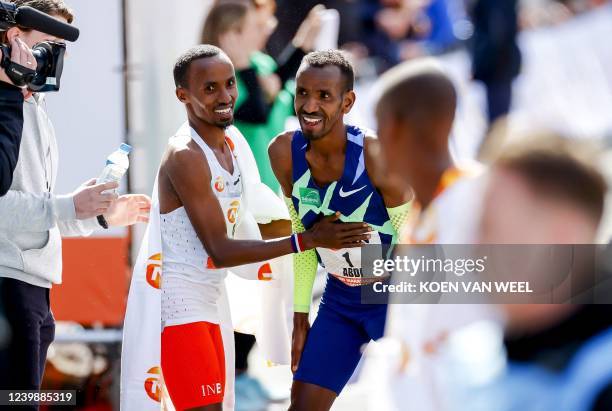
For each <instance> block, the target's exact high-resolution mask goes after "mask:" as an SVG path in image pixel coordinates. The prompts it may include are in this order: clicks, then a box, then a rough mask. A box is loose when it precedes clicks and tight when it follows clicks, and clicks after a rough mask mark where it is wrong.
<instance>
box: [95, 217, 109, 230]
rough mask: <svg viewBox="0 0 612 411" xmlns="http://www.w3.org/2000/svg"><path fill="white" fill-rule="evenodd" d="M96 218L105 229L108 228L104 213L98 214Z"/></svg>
mask: <svg viewBox="0 0 612 411" xmlns="http://www.w3.org/2000/svg"><path fill="white" fill-rule="evenodd" d="M96 219H97V220H98V224H100V226H101V227H102V228H103V229H105V230H108V222H107V221H106V218H104V216H103V215H99V216H97V217H96Z"/></svg>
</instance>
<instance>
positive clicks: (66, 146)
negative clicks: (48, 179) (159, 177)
mask: <svg viewBox="0 0 612 411" xmlns="http://www.w3.org/2000/svg"><path fill="white" fill-rule="evenodd" d="M68 4H69V6H70V7H71V8H72V9H73V11H74V14H75V21H74V25H75V26H77V27H78V28H79V29H80V30H81V35H80V37H79V39H78V40H77V41H76V42H75V43H68V45H67V54H66V60H65V64H64V72H63V75H62V79H61V88H60V91H59V92H58V93H47V99H48V100H47V108H48V111H49V116H50V117H51V121H52V122H53V124H54V126H55V131H56V135H57V140H58V146H59V147H58V148H59V157H60V165H59V170H58V181H57V185H56V189H55V190H56V193H59V194H64V193H68V192H71V191H72V190H74V189H75V188H76V187H77V186H79V185H80V184H81V183H83V182H85V181H86V180H88V179H90V178H94V177H97V176H98V175H99V174H100V172H101V171H102V169H103V168H104V162H105V161H106V157H107V156H108V155H109V154H110V153H111V152H112V151H114V150H116V149H117V148H118V147H119V145H120V144H121V143H122V142H124V141H125V130H124V110H125V104H124V98H123V94H124V93H123V76H122V73H121V67H122V64H123V56H122V55H123V49H122V28H121V27H122V22H121V1H120V0H105V1H104V2H92V1H90V0H69V1H68ZM94 5H95V7H94ZM123 183H124V184H125V180H124V182H123ZM124 233H125V229H111V230H108V231H106V230H104V231H102V230H99V231H97V232H96V233H95V235H98V236H104V235H112V236H121V235H124Z"/></svg>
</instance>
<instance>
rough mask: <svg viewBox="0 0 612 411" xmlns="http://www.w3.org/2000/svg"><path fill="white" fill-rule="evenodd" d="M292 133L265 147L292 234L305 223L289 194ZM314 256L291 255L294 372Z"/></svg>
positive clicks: (301, 343)
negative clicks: (287, 213) (279, 188)
mask: <svg viewBox="0 0 612 411" xmlns="http://www.w3.org/2000/svg"><path fill="white" fill-rule="evenodd" d="M291 136H292V133H283V134H281V135H279V136H278V137H276V138H275V139H274V140H272V142H271V143H270V146H269V147H268V155H269V156H270V163H271V165H272V170H274V174H275V175H276V179H277V180H278V181H279V183H280V185H281V188H282V190H283V194H284V197H285V203H286V204H287V208H288V209H289V215H290V217H291V228H292V230H293V232H295V233H301V232H304V231H305V229H304V225H303V224H302V221H301V220H300V218H299V216H298V214H297V212H296V210H295V207H294V206H293V202H292V200H291V193H292V191H293V179H292V168H293V165H292V160H291ZM317 266H318V261H317V255H316V253H315V250H308V251H305V252H302V253H298V254H293V276H294V281H293V311H294V314H293V333H292V340H291V370H292V371H293V372H295V371H297V367H298V365H299V363H300V358H301V356H302V351H303V350H304V344H305V343H306V337H307V336H308V331H309V330H310V323H309V322H308V312H309V311H310V303H311V301H312V286H313V284H314V279H315V276H316V274H317Z"/></svg>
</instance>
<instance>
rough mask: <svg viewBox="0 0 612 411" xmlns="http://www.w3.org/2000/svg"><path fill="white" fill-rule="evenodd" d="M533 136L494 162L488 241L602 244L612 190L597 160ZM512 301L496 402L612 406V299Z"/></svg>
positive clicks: (569, 145) (486, 208) (599, 409)
mask: <svg viewBox="0 0 612 411" xmlns="http://www.w3.org/2000/svg"><path fill="white" fill-rule="evenodd" d="M526 137H527V138H525V139H524V140H525V141H526V142H523V143H518V144H515V145H514V146H511V147H509V148H505V149H504V152H503V153H502V154H501V155H500V156H499V157H498V159H497V160H496V162H495V163H494V165H493V167H492V171H491V176H490V180H489V182H488V185H487V190H486V194H485V198H484V202H483V214H482V220H481V224H480V233H479V237H480V241H481V242H483V243H490V244H594V243H595V242H596V235H597V231H598V228H599V224H600V221H601V218H602V214H603V210H604V198H605V195H606V191H607V186H606V182H605V180H604V178H603V177H602V175H601V173H600V172H599V170H598V169H597V168H596V167H594V166H593V165H592V164H594V161H593V160H594V159H593V158H592V156H590V155H588V154H584V150H583V147H581V146H580V144H579V143H577V142H575V141H571V140H569V139H567V138H563V137H561V136H559V135H557V134H547V133H537V134H533V135H528V136H526ZM608 297H609V296H608ZM503 308H504V311H505V315H506V322H507V325H506V337H505V347H506V350H507V355H508V360H509V365H508V369H507V372H506V374H505V375H504V376H503V377H502V378H501V380H500V381H498V382H497V383H496V385H494V386H493V387H488V389H487V388H485V390H484V393H485V398H487V399H488V401H489V402H487V403H486V404H487V405H488V406H489V408H487V409H490V410H493V411H495V410H510V409H521V410H536V409H555V410H568V411H570V410H571V411H579V410H585V411H586V410H589V411H604V410H610V409H612V363H611V362H610V361H609V359H610V358H612V306H610V305H605V304H593V305H570V304H563V305H561V304H516V305H506V306H504V307H503ZM466 406H467V407H468V408H466V409H469V404H467V405H466Z"/></svg>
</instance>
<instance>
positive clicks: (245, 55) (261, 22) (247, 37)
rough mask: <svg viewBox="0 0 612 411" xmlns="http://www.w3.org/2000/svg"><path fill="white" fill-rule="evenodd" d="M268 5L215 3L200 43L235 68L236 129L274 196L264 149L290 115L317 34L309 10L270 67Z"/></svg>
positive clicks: (271, 7) (264, 0)
mask: <svg viewBox="0 0 612 411" xmlns="http://www.w3.org/2000/svg"><path fill="white" fill-rule="evenodd" d="M275 7H276V5H275V2H274V0H245V1H236V0H220V1H218V2H217V4H215V5H214V6H213V8H212V9H211V10H210V12H209V14H208V16H207V18H206V21H205V22H204V27H203V30H202V37H201V43H203V44H213V45H216V46H218V47H220V48H221V49H222V50H224V51H225V52H226V53H227V55H228V56H229V57H230V59H231V60H232V62H233V63H234V65H235V67H236V80H237V85H238V92H239V95H238V100H237V101H236V113H235V116H236V127H237V128H238V129H239V130H240V131H241V132H242V133H243V135H244V136H245V138H246V139H247V142H248V143H249V146H250V147H251V150H252V151H253V154H254V156H255V161H256V162H257V168H258V169H259V173H260V174H261V180H262V182H263V183H264V184H266V185H267V186H268V187H270V188H271V189H272V190H273V191H274V192H275V193H278V192H279V189H280V186H279V184H278V181H277V180H276V177H275V176H274V173H273V172H272V168H271V167H270V160H269V158H268V152H267V150H268V144H269V143H270V141H271V140H272V138H273V137H274V136H275V135H277V134H278V133H280V132H281V131H283V130H284V129H285V122H286V120H287V118H289V117H290V116H292V115H293V93H294V87H293V84H292V83H291V82H290V81H289V80H291V79H293V78H294V77H295V73H296V72H297V69H298V67H299V65H300V62H301V60H302V57H304V56H305V55H306V53H308V52H310V51H312V50H313V47H314V41H315V39H316V37H317V34H318V32H319V17H318V16H319V14H318V13H319V11H321V10H322V9H323V8H322V7H321V6H318V7H316V8H314V9H312V10H311V11H310V13H309V14H308V16H307V18H306V19H305V20H304V22H302V24H301V25H300V27H299V29H298V31H297V34H296V35H295V36H294V38H293V40H292V41H291V42H290V43H289V44H288V45H287V46H286V48H285V50H284V51H283V53H281V56H280V57H279V61H278V62H276V61H275V60H274V59H273V58H272V57H270V56H269V55H267V54H265V53H264V52H263V50H264V48H265V45H266V43H267V41H268V38H269V37H270V35H271V34H272V32H273V31H274V29H275V28H276V19H275V17H274V11H275Z"/></svg>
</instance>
